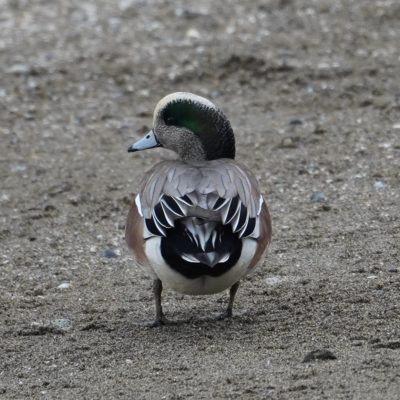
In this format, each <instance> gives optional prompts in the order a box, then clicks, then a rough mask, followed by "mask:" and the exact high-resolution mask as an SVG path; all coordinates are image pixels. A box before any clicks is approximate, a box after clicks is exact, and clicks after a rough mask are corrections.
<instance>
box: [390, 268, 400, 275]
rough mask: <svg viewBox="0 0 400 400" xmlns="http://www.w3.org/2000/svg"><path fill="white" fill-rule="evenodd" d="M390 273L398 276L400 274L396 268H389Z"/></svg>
mask: <svg viewBox="0 0 400 400" xmlns="http://www.w3.org/2000/svg"><path fill="white" fill-rule="evenodd" d="M388 272H391V273H392V274H396V273H397V272H399V270H398V269H397V268H395V267H392V268H389V269H388Z"/></svg>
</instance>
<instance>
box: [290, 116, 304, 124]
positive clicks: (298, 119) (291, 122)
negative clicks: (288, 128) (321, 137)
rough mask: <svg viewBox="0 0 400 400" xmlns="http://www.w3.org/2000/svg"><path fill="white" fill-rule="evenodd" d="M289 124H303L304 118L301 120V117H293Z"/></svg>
mask: <svg viewBox="0 0 400 400" xmlns="http://www.w3.org/2000/svg"><path fill="white" fill-rule="evenodd" d="M289 125H292V126H294V125H303V120H301V119H300V118H292V119H291V120H290V121H289Z"/></svg>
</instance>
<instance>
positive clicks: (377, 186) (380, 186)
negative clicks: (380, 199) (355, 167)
mask: <svg viewBox="0 0 400 400" xmlns="http://www.w3.org/2000/svg"><path fill="white" fill-rule="evenodd" d="M385 186H386V184H385V182H384V181H375V183H374V188H375V189H383V188H384V187H385Z"/></svg>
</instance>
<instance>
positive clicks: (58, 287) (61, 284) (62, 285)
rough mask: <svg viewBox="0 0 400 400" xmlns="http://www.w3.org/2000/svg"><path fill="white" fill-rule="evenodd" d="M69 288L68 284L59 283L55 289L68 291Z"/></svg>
mask: <svg viewBox="0 0 400 400" xmlns="http://www.w3.org/2000/svg"><path fill="white" fill-rule="evenodd" d="M70 286H71V284H70V283H68V282H63V283H60V284H59V285H58V286H57V289H68V288H69V287H70Z"/></svg>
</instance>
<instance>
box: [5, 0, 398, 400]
mask: <svg viewBox="0 0 400 400" xmlns="http://www.w3.org/2000/svg"><path fill="white" fill-rule="evenodd" d="M165 3H166V2H163V1H144V0H120V1H115V2H111V1H106V0H96V1H95V0H79V1H78V0H73V1H51V0H32V1H28V0H8V1H7V0H0V32H1V35H0V71H1V74H0V138H1V146H0V159H1V161H0V177H1V193H0V207H1V213H0V223H1V224H0V244H1V252H0V336H1V339H0V398H1V399H100V398H101V399H116V398H120V399H171V400H172V399H187V398H193V399H209V398H214V399H307V400H309V399H383V398H384V399H389V400H390V399H398V398H400V394H399V393H400V312H399V310H400V308H399V307H400V272H399V269H400V261H399V239H400V219H399V218H400V217H399V210H400V190H399V184H400V113H399V111H400V78H399V76H400V74H399V72H400V70H399V62H400V59H399V56H400V52H399V42H400V25H399V20H400V4H399V2H398V1H396V0H392V1H390V0H382V1H372V0H364V1H363V0H352V1H351V0H347V1H345V0H342V1H330V0H318V1H317V0H314V1H312V0H309V1H306V0H296V1H294V0H280V1H278V0H269V1H236V0H235V1H233V0H232V1H226V2H219V3H217V2H215V1H211V0H209V1H208V0H204V1H202V0H199V1H196V2H189V3H188V2H183V1H176V2H170V3H173V5H172V4H170V5H165ZM215 3H217V4H218V5H215ZM178 90H183V91H192V92H195V93H198V94H200V95H203V96H206V97H208V98H210V99H212V100H213V101H214V102H215V103H217V104H218V105H220V106H221V107H222V109H223V110H224V111H225V113H226V114H227V115H228V117H229V118H230V120H231V122H232V125H233V127H234V130H235V132H236V137H237V145H238V146H237V158H238V159H239V160H241V161H244V162H245V163H247V165H248V166H249V167H251V168H252V169H253V170H254V171H255V173H256V175H257V177H258V178H259V180H260V184H261V186H262V189H263V191H264V193H265V194H266V198H267V199H268V203H269V205H270V209H271V214H272V217H273V229H274V237H273V243H272V245H271V248H270V252H269V255H268V257H267V258H266V260H265V261H264V263H263V265H262V266H260V267H259V268H258V270H257V271H256V273H255V274H254V275H252V276H251V277H249V278H248V279H246V280H245V282H244V283H243V285H242V287H241V289H240V291H239V293H238V297H237V302H236V316H235V318H234V319H233V320H228V321H215V320H214V316H216V315H217V314H218V313H220V312H221V310H223V309H224V307H225V303H226V299H227V294H226V293H222V294H219V295H215V296H209V297H207V296H206V297H189V296H181V295H179V294H176V293H173V292H171V291H166V292H165V296H164V307H165V311H166V312H167V314H168V316H169V318H171V319H173V320H175V321H178V323H177V324H176V325H173V326H167V327H162V328H160V329H151V328H148V327H146V324H145V323H146V321H149V320H151V319H152V318H153V313H154V310H153V299H152V294H151V290H150V283H151V282H150V280H149V279H148V278H147V277H146V276H145V275H144V274H143V273H142V272H141V271H139V270H138V269H137V268H136V267H135V265H134V264H133V263H132V260H131V258H130V255H129V253H128V251H127V249H126V246H125V244H124V240H123V232H124V231H123V230H124V223H125V217H126V214H127V211H128V208H129V204H130V202H131V200H132V196H133V193H135V191H136V189H137V187H138V181H139V179H140V177H141V176H142V175H143V173H144V171H145V170H146V169H147V168H149V167H150V166H151V165H152V164H154V163H155V162H157V161H158V160H160V159H163V158H171V157H173V155H172V154H171V153H169V152H167V151H165V150H155V151H153V152H144V153H140V154H135V155H132V154H128V153H127V152H126V149H127V146H128V145H129V144H130V143H131V142H132V141H133V140H135V139H137V138H139V137H140V136H141V135H142V133H143V132H145V131H146V130H147V129H148V127H150V126H151V114H152V110H153V107H154V105H155V104H156V102H157V101H158V100H159V98H161V97H162V96H163V95H165V94H167V93H169V92H173V91H178ZM110 256H111V257H110ZM315 350H323V351H322V352H321V353H320V355H321V358H322V359H317V360H313V359H310V357H307V355H309V353H310V352H312V351H315ZM327 350H329V352H330V353H327V352H326V351H327Z"/></svg>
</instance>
